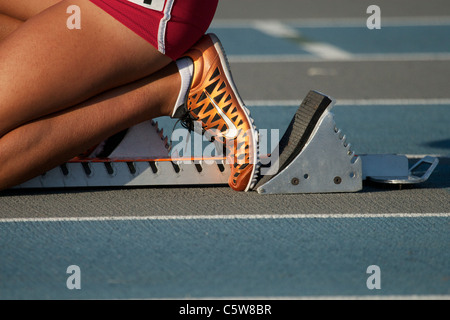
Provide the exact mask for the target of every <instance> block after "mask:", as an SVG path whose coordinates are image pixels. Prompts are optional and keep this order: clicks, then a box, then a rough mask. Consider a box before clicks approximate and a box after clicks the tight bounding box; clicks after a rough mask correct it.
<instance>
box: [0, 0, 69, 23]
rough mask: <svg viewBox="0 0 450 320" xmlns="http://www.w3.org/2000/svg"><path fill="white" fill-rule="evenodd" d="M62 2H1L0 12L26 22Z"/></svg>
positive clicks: (39, 0)
mask: <svg viewBox="0 0 450 320" xmlns="http://www.w3.org/2000/svg"><path fill="white" fill-rule="evenodd" d="M60 1H61V0H13V1H12V0H0V12H1V13H3V14H5V15H7V16H10V17H13V18H16V19H19V20H22V21H25V20H28V19H30V18H31V17H33V16H35V15H37V14H38V13H40V12H42V11H43V10H45V9H47V8H49V7H51V6H52V5H54V4H56V3H58V2H60Z"/></svg>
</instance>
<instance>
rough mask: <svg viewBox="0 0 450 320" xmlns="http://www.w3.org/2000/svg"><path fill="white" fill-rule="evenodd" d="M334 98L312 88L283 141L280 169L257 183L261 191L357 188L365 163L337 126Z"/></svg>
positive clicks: (300, 191) (272, 192)
mask: <svg viewBox="0 0 450 320" xmlns="http://www.w3.org/2000/svg"><path fill="white" fill-rule="evenodd" d="M333 106H334V102H333V100H332V99H331V98H329V97H327V96H325V95H323V94H321V93H319V92H316V91H310V92H309V93H308V95H307V97H306V98H305V100H304V101H303V103H302V104H301V106H300V108H299V109H298V110H297V113H296V114H295V116H294V118H293V120H292V122H291V124H290V125H289V127H288V129H287V130H286V133H285V135H284V136H283V138H282V139H281V140H280V144H279V147H278V149H279V152H280V157H279V170H278V173H277V174H276V175H274V176H272V177H269V176H265V177H263V178H262V179H261V180H260V181H259V182H258V184H257V186H256V190H257V191H258V193H260V194H279V193H322V192H323V193H328V192H356V191H359V190H361V189H362V163H361V159H360V158H359V157H357V156H356V155H355V154H354V153H353V151H352V150H351V149H350V144H348V143H347V141H346V137H345V135H344V134H343V133H342V132H341V130H338V129H337V128H336V124H335V122H334V117H333V114H332V113H331V112H330V110H331V108H332V107H333Z"/></svg>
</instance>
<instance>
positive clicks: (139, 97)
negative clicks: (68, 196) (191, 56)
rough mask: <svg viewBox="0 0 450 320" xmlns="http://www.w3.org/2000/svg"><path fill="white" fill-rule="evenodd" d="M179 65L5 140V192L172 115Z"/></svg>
mask: <svg viewBox="0 0 450 320" xmlns="http://www.w3.org/2000/svg"><path fill="white" fill-rule="evenodd" d="M180 81H181V80H180V76H179V74H178V69H177V67H176V66H175V64H170V65H169V66H168V67H166V68H164V69H162V70H161V71H159V72H158V73H156V74H154V75H152V76H150V77H147V78H145V79H142V80H139V81H136V82H134V83H132V84H128V85H125V86H122V87H119V88H116V89H113V90H111V91H109V92H106V93H103V94H101V95H99V96H97V97H95V98H92V99H90V100H89V101H87V102H84V103H82V104H80V105H79V106H76V107H72V108H69V109H66V110H64V111H61V112H59V113H57V114H52V115H50V116H46V117H44V118H41V119H38V120H35V121H33V122H30V123H28V124H25V125H23V126H21V127H19V128H17V129H14V130H12V131H10V132H9V133H7V134H6V135H5V136H4V137H3V138H1V139H0V150H1V152H0V164H1V165H0V190H3V189H6V188H9V187H12V186H15V185H17V184H20V183H22V182H24V181H27V180H29V179H31V178H33V177H35V176H37V175H39V174H42V173H44V172H46V171H48V170H50V169H52V168H54V167H56V166H58V165H60V164H62V163H64V162H66V161H68V160H70V159H71V158H73V157H75V156H77V155H78V154H80V153H82V152H83V151H85V150H87V149H88V148H89V147H91V146H93V145H95V144H97V143H100V142H101V141H103V140H105V139H106V138H108V137H110V136H112V135H113V134H115V133H117V132H120V131H122V130H124V129H126V128H129V127H131V126H133V125H136V124H138V123H140V122H142V121H144V120H146V119H152V118H155V117H159V116H168V115H171V113H172V111H173V106H174V104H175V100H176V99H177V95H178V93H179V90H180Z"/></svg>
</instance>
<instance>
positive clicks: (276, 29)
mask: <svg viewBox="0 0 450 320" xmlns="http://www.w3.org/2000/svg"><path fill="white" fill-rule="evenodd" d="M252 27H253V28H254V29H256V30H258V31H259V32H262V33H264V34H266V35H269V36H272V37H275V38H282V39H289V40H291V41H293V42H296V43H297V44H298V46H299V48H301V49H302V50H304V51H306V52H308V53H310V54H312V55H314V56H317V57H320V58H321V59H324V60H336V59H337V60H351V57H352V54H351V53H350V52H347V51H345V50H342V49H340V48H338V47H336V46H333V45H331V44H329V43H321V42H316V41H311V40H309V39H306V38H305V37H304V36H303V35H302V34H301V32H300V31H298V30H296V29H294V28H291V27H290V26H288V25H286V24H284V23H282V22H280V21H278V20H267V21H256V22H254V23H253V25H252Z"/></svg>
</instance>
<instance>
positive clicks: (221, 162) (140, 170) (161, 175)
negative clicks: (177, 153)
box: [14, 92, 439, 194]
mask: <svg viewBox="0 0 450 320" xmlns="http://www.w3.org/2000/svg"><path fill="white" fill-rule="evenodd" d="M315 94H318V93H317V92H315ZM330 109H331V107H330V108H329V109H328V110H326V111H325V112H324V114H323V115H322V116H321V118H320V121H319V123H318V124H317V125H316V128H315V130H314V131H313V133H312V135H311V136H310V138H309V139H308V141H307V143H306V144H305V146H304V147H303V149H302V151H301V152H300V153H299V154H298V155H297V156H296V157H295V158H294V159H293V160H292V161H291V162H290V163H289V164H288V165H287V166H285V167H284V168H283V170H281V171H279V172H278V173H277V174H276V175H274V176H273V177H272V178H271V179H270V180H268V181H267V182H265V183H264V184H262V185H261V186H258V187H257V189H256V190H257V192H258V193H259V194H289V193H290V194H292V193H294V194H295V193H334V192H340V193H342V192H357V191H360V190H362V188H363V181H364V180H371V181H374V182H377V183H382V184H399V185H402V184H417V183H422V182H425V181H426V180H427V179H428V178H429V177H430V175H431V174H432V172H433V171H434V169H435V168H436V166H437V165H438V162H439V160H438V159H437V158H434V157H429V156H427V157H425V158H423V159H422V160H420V161H418V162H417V163H416V164H415V165H414V166H412V167H411V168H410V167H409V160H408V158H407V157H406V156H403V155H391V154H387V155H356V154H355V153H354V152H353V151H352V149H351V145H350V144H349V143H348V142H347V138H346V136H345V135H344V134H343V133H342V131H341V130H339V129H337V127H336V124H335V121H334V115H333V113H331V112H330ZM143 137H144V138H143ZM140 150H154V151H153V155H152V154H151V152H150V153H149V154H148V155H147V154H142V151H140ZM169 150H170V146H169V144H168V139H167V137H165V136H164V135H163V132H162V130H160V129H159V128H158V124H157V123H156V122H154V121H148V122H144V123H142V124H140V125H137V126H135V127H133V128H130V129H129V130H128V132H127V134H126V136H125V138H123V140H122V141H121V142H120V143H119V144H118V146H117V147H116V149H115V151H114V152H113V153H112V154H111V156H110V157H109V158H107V159H100V158H95V155H94V158H88V159H82V160H80V159H78V160H73V161H70V162H68V163H65V164H63V165H61V166H59V167H57V168H54V169H53V170H50V171H48V172H47V173H45V174H44V175H41V176H39V177H36V178H34V179H31V180H30V181H27V182H25V183H23V184H21V185H19V186H16V187H15V188H14V189H29V188H79V187H134V186H170V185H172V186H181V185H226V184H227V183H228V178H229V176H230V166H229V164H226V161H225V159H209V160H208V161H201V160H199V159H197V160H196V159H183V158H180V159H171V157H170V155H169ZM155 152H156V153H157V156H155ZM130 154H133V156H132V157H130V156H129V155H130ZM423 166H425V167H427V168H425V169H423V168H422V167H423ZM419 170H422V174H421V175H418V173H417V172H418V171H419Z"/></svg>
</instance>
